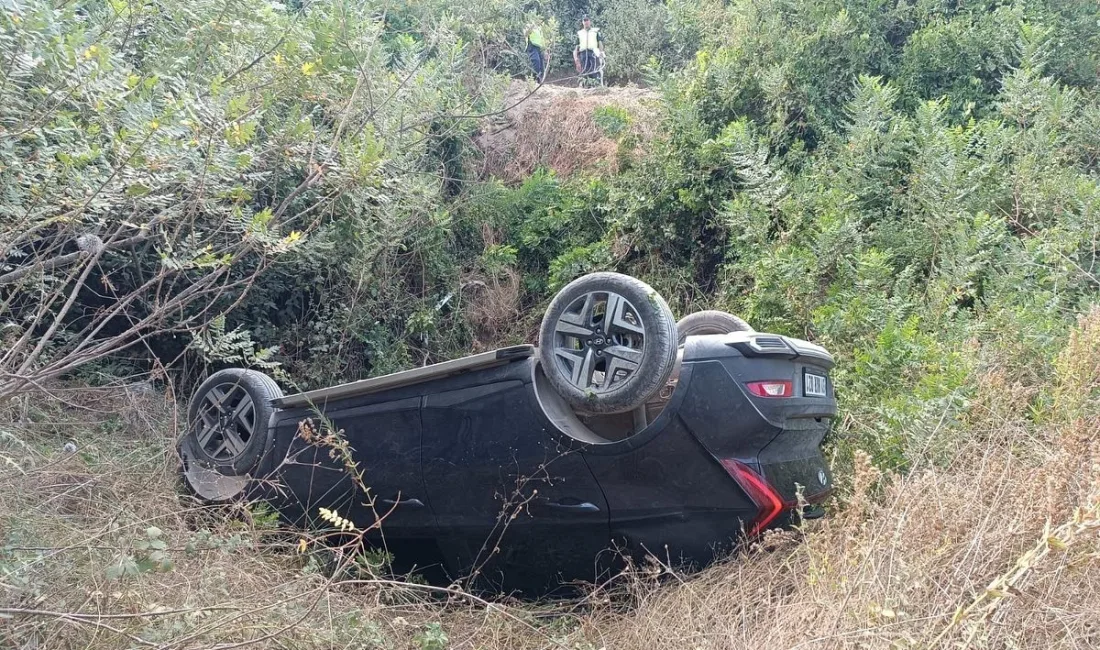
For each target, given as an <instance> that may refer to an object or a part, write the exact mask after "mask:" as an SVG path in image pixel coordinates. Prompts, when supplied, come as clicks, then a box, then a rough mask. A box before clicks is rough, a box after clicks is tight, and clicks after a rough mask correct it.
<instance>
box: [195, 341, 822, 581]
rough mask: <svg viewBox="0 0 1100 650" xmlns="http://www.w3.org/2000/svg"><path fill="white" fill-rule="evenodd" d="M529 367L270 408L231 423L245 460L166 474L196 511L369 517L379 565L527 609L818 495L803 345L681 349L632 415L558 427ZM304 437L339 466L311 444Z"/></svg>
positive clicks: (722, 538)
mask: <svg viewBox="0 0 1100 650" xmlns="http://www.w3.org/2000/svg"><path fill="white" fill-rule="evenodd" d="M543 356H544V355H541V354H539V351H538V350H537V349H536V348H534V347H532V346H518V347H512V348H504V349H501V350H496V351H493V352H489V353H485V354H480V355H475V356H471V357H467V358H464V359H458V360H455V361H451V362H447V363H444V364H437V365H436V366H428V367H425V368H419V369H416V370H412V371H408V372H405V373H396V374H394V375H389V376H385V377H380V378H375V379H367V380H363V381H359V382H353V383H349V384H343V385H339V386H334V387H331V388H325V389H321V390H316V391H310V392H305V393H297V394H293V395H285V396H284V395H275V396H274V397H272V398H271V399H270V400H269V402H270V403H269V404H261V405H259V406H260V407H262V408H257V405H253V406H252V407H251V409H252V411H253V414H254V415H258V416H260V417H261V418H266V420H263V421H259V420H255V418H254V422H253V431H252V432H251V433H250V434H249V440H247V441H244V442H240V443H237V444H236V445H234V444H229V443H227V442H225V441H224V440H220V439H219V438H218V437H217V435H218V434H217V433H214V434H210V435H208V436H206V438H207V439H206V441H205V442H206V445H205V447H204V445H200V444H197V442H196V443H193V444H184V445H181V453H182V456H183V460H184V474H185V476H186V477H187V480H188V483H189V485H190V486H191V487H192V489H193V490H194V491H195V492H196V493H198V494H199V495H200V496H204V497H205V498H209V499H211V500H221V499H225V498H241V497H246V498H261V499H264V500H266V501H268V502H269V503H272V504H273V505H275V507H276V508H277V509H278V511H279V512H280V513H281V515H282V516H283V517H284V518H285V519H286V520H287V521H288V522H289V523H291V524H294V525H299V526H314V525H322V526H323V525H325V524H324V522H322V521H319V520H318V512H319V509H320V508H327V509H330V510H336V511H338V512H339V513H340V514H341V515H342V516H344V517H346V518H348V519H350V520H352V521H353V522H357V524H358V525H360V526H363V527H366V526H369V525H370V524H372V523H374V522H376V521H378V519H379V517H381V518H382V521H381V525H380V526H379V529H380V530H379V531H378V534H376V535H373V536H372V539H373V540H374V541H375V542H376V543H384V544H385V545H386V546H387V548H389V549H390V550H391V551H392V552H393V553H394V555H395V556H396V557H397V558H398V559H403V560H404V561H405V562H406V563H410V564H414V565H416V566H418V567H434V568H435V569H437V570H438V571H439V572H440V573H441V574H442V575H444V576H445V577H446V579H455V578H458V577H462V576H470V575H476V576H477V577H478V581H479V584H482V585H485V586H488V587H490V588H492V589H495V590H504V591H517V590H518V591H522V592H527V593H546V592H548V591H551V590H553V589H555V588H557V587H558V586H560V585H562V584H565V583H568V582H570V581H578V580H579V581H589V582H591V581H595V580H598V579H600V578H601V577H602V576H605V575H606V574H607V573H609V572H611V571H614V570H616V569H617V568H618V567H619V566H621V564H622V561H623V558H624V557H626V556H634V557H640V556H644V555H646V554H653V555H655V556H657V557H658V558H660V559H661V560H662V561H665V562H669V563H672V564H675V565H680V566H685V565H688V566H690V565H694V566H701V565H705V564H707V563H708V562H710V561H712V560H713V559H714V558H715V557H718V556H720V555H721V554H722V553H723V552H725V551H726V550H728V549H729V548H730V546H731V545H732V544H733V543H735V542H736V541H737V540H739V539H741V538H743V537H744V535H746V534H748V535H753V534H756V533H759V532H760V531H762V530H764V529H766V528H770V527H775V526H782V525H784V524H786V523H788V522H789V521H790V520H791V517H792V513H794V511H795V510H796V505H797V504H798V502H799V499H801V500H802V501H803V502H804V503H810V504H814V503H818V502H820V501H821V500H822V499H823V498H824V497H825V496H826V495H827V494H828V493H829V492H830V491H831V489H832V477H831V475H830V472H829V467H828V464H827V463H826V461H825V459H824V458H823V456H822V452H821V444H822V440H823V437H824V436H825V434H826V432H827V431H828V429H829V427H830V422H831V420H832V419H833V418H834V417H835V416H836V413H837V406H836V400H835V396H834V392H833V385H832V382H831V380H830V379H829V371H830V370H831V368H832V367H833V364H834V361H833V358H832V357H831V356H830V355H829V353H828V352H827V351H825V350H824V349H823V348H821V347H819V346H817V345H814V344H812V343H809V342H806V341H802V340H799V339H795V338H790V337H785V336H779V335H775V334H767V333H758V332H745V331H737V332H731V333H727V334H707V335H693V336H688V337H687V338H686V340H685V341H684V342H683V345H682V346H681V348H680V350H679V351H678V354H677V356H676V358H677V361H676V371H675V373H673V374H672V375H671V378H670V380H669V381H667V382H665V383H664V385H663V389H662V391H661V392H660V393H658V394H656V395H654V396H651V397H650V399H649V400H648V402H647V404H646V408H645V409H644V412H642V413H639V409H634V410H633V411H631V412H621V413H611V414H607V413H598V414H593V413H586V412H584V411H583V410H580V409H578V408H577V407H576V405H574V404H570V403H569V402H567V401H566V400H565V399H563V398H562V396H561V395H560V394H559V391H557V390H555V388H554V387H553V386H552V385H551V383H550V382H549V381H548V378H547V367H546V364H545V362H544V361H543V359H542V357H543ZM232 372H236V373H238V374H237V375H233V376H239V373H240V372H242V371H232ZM243 372H247V371H243ZM227 376H228V375H227ZM230 379H232V377H230ZM215 383H216V382H215ZM224 385H225V384H223V386H224ZM221 394H224V395H228V393H227V392H226V390H225V389H223V390H222V391H221ZM218 399H222V398H218ZM253 399H255V398H254V397H253ZM260 399H263V398H262V397H261V398H260ZM207 401H209V399H208V400H207ZM226 403H227V404H232V403H233V402H232V400H229V401H228V402H226ZM247 409H248V407H241V406H239V404H238V405H237V406H236V407H235V408H234V409H232V410H233V411H240V410H247ZM200 410H201V409H200ZM209 410H210V412H213V413H218V411H216V409H209ZM223 410H225V411H229V410H230V409H228V408H225V409H223ZM202 417H206V416H202ZM206 421H207V422H208V423H209V421H210V420H209V419H208V420H206ZM303 423H307V426H306V427H305V429H303ZM212 426H213V425H211V427H208V429H210V428H212ZM324 430H328V431H340V432H341V437H340V439H342V440H345V441H346V444H347V448H348V454H349V455H342V454H340V453H334V452H333V449H332V447H331V446H330V445H325V444H318V435H319V434H318V432H320V431H324ZM303 432H305V433H303ZM311 432H312V433H311ZM201 437H202V436H201V435H200V438H201ZM244 443H248V445H250V446H251V448H252V449H258V450H259V451H258V452H257V453H254V454H252V455H253V456H254V457H255V460H254V462H251V467H248V468H246V469H244V468H241V467H239V466H238V467H234V468H232V469H231V470H228V471H227V470H226V468H225V463H224V462H222V463H221V464H220V465H219V464H218V463H216V462H214V461H216V456H217V454H214V453H211V452H210V450H211V449H214V450H215V451H216V450H217V449H221V448H225V447H230V448H231V447H234V446H237V447H242V446H245V445H244ZM349 459H350V460H352V461H353V465H354V466H355V467H356V468H357V469H358V470H360V471H361V472H362V480H361V481H359V480H356V479H354V478H353V475H352V473H351V472H349V463H348V461H349ZM364 486H366V487H367V488H368V489H367V490H366V491H364V489H363V488H364Z"/></svg>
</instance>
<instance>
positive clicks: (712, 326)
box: [676, 309, 756, 345]
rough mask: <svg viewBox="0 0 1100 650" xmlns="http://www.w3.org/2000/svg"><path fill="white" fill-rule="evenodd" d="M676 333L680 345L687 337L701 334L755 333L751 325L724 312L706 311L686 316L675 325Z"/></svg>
mask: <svg viewBox="0 0 1100 650" xmlns="http://www.w3.org/2000/svg"><path fill="white" fill-rule="evenodd" d="M676 331H677V332H678V333H679V335H680V345H683V344H684V341H686V340H687V337H689V336H698V335H701V334H729V333H730V332H755V331H756V330H754V329H753V328H752V326H751V325H749V324H748V323H746V322H745V321H744V320H742V319H740V318H738V317H737V316H734V315H733V314H727V313H726V312H724V311H716V310H713V309H708V310H707V311H697V312H695V313H694V314H688V315H687V316H684V317H683V318H681V319H680V322H678V323H676Z"/></svg>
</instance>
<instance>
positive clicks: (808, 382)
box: [802, 372, 829, 397]
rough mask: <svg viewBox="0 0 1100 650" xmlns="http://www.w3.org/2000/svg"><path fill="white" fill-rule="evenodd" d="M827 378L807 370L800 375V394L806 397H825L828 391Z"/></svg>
mask: <svg viewBox="0 0 1100 650" xmlns="http://www.w3.org/2000/svg"><path fill="white" fill-rule="evenodd" d="M828 385H829V383H828V380H826V379H825V375H816V374H814V373H812V372H807V373H806V374H804V375H803V376H802V394H803V395H805V396H806V397H825V396H826V395H827V391H828Z"/></svg>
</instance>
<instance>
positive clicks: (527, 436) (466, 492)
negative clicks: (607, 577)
mask: <svg viewBox="0 0 1100 650" xmlns="http://www.w3.org/2000/svg"><path fill="white" fill-rule="evenodd" d="M530 400H531V388H530V384H528V383H524V382H522V381H519V380H513V381H502V382H496V383H493V384H487V385H482V386H474V387H470V388H464V389H461V390H455V391H448V392H443V393H437V394H433V395H429V396H427V397H426V398H425V400H424V408H423V411H422V418H423V424H424V479H425V482H426V483H427V489H428V494H429V497H430V498H431V501H432V508H433V511H434V512H435V515H436V520H437V523H438V525H439V529H440V546H441V547H442V549H443V550H444V552H445V553H447V554H448V556H449V561H450V562H451V563H452V565H453V566H454V567H455V568H456V569H457V571H458V572H459V573H461V574H468V573H469V572H470V571H477V572H478V575H479V577H481V578H482V579H483V580H485V581H487V582H489V583H490V584H492V586H494V587H500V588H504V589H506V590H521V591H526V590H539V589H542V588H544V587H546V586H547V585H548V584H550V583H552V582H556V581H557V580H576V579H587V580H592V579H594V577H595V575H596V571H595V566H596V563H595V558H596V556H597V555H598V554H599V553H600V552H601V551H602V550H604V549H605V548H606V547H607V546H608V544H609V540H610V537H609V524H608V514H607V503H606V501H605V500H604V498H603V492H602V491H601V490H600V488H599V485H598V484H597V483H596V481H595V479H594V478H593V476H592V473H591V472H590V471H589V469H588V465H587V464H586V463H585V461H584V459H583V458H582V457H581V456H580V454H578V453H576V452H575V451H572V450H570V449H567V448H563V447H561V446H559V445H558V444H557V443H556V442H555V441H554V438H553V437H552V436H550V435H549V432H548V431H547V430H546V429H545V428H544V427H543V426H542V424H541V420H540V419H539V418H536V417H535V414H534V412H533V411H532V408H531V403H530Z"/></svg>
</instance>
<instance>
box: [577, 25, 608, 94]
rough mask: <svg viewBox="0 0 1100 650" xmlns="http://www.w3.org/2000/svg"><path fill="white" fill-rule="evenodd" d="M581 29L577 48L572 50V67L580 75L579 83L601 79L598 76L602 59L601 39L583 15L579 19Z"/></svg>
mask: <svg viewBox="0 0 1100 650" xmlns="http://www.w3.org/2000/svg"><path fill="white" fill-rule="evenodd" d="M581 25H582V29H581V30H580V31H578V32H577V46H576V47H574V48H573V65H574V66H575V67H576V69H577V73H578V74H579V75H581V83H584V81H585V80H586V79H596V80H600V79H602V78H603V77H602V75H601V74H600V72H601V69H602V67H603V65H602V61H603V57H604V50H603V37H602V36H601V35H600V30H599V28H598V27H593V26H592V21H591V20H590V19H589V18H588V14H585V15H584V17H583V18H581Z"/></svg>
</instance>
